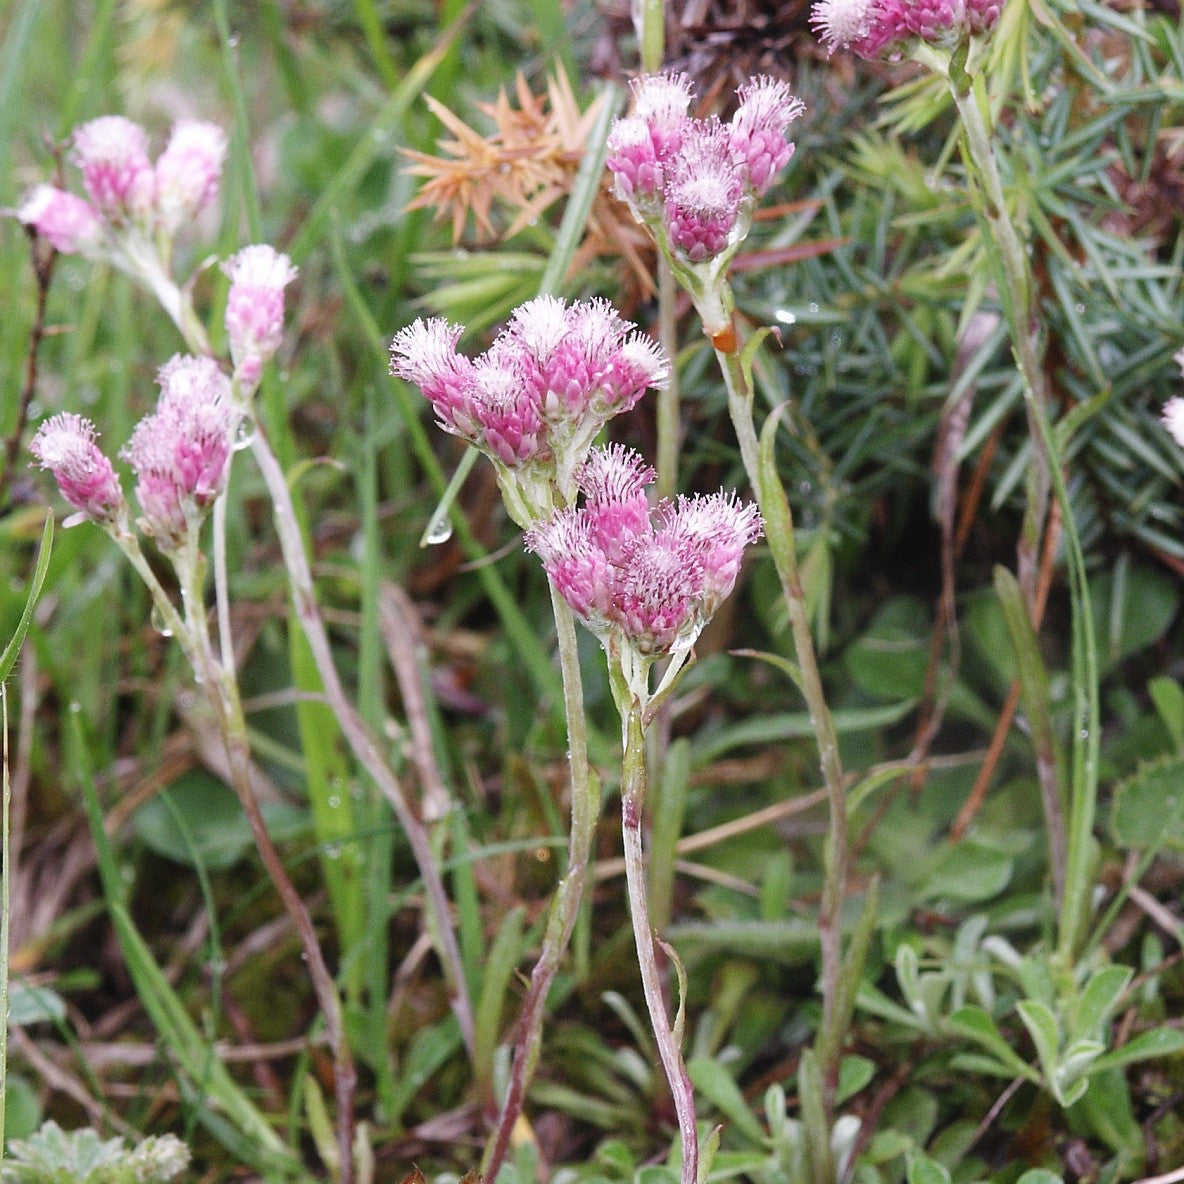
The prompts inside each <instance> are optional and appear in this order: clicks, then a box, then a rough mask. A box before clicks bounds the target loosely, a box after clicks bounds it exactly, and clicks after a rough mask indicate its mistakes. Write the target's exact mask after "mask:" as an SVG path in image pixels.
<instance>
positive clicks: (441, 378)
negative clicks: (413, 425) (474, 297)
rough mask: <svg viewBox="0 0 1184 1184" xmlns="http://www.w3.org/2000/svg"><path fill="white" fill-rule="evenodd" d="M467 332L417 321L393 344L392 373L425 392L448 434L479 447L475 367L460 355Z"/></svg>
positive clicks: (437, 321) (436, 320)
mask: <svg viewBox="0 0 1184 1184" xmlns="http://www.w3.org/2000/svg"><path fill="white" fill-rule="evenodd" d="M463 332H464V330H463V329H462V328H461V327H460V325H450V324H449V323H448V322H447V321H445V320H444V319H443V318H442V317H432V319H431V320H428V321H423V320H420V321H415V322H414V323H413V324H411V325H408V326H407V328H406V329H401V330H400V331H399V332H398V333H396V334H395V339H394V341H392V342H391V373H392V374H397V375H398V376H399V377H400V378H405V379H406V380H407V381H408V382H413V383H415V385H416V386H418V387H419V388H420V390H422V391H423V393H424V395H425V397H426V398H427V400H428V401H429V402H430V403H431V405H432V408H433V410H434V411H435V412H436V417H437V419H438V420H439V422H440V426H441V427H442V428H443V429H444V430H445V431H446V432H451V433H452V434H453V435H455V436H461V437H463V438H464V439H466V440H469V441H470V442H472V443H474V444H475V443H477V420H476V418H475V417H474V415H473V363H472V362H470V361H469V359H468V358H466V357H465V356H464V355H463V354H458V353H457V352H456V343H457V342H458V341H459V340H460V335H461V333H463Z"/></svg>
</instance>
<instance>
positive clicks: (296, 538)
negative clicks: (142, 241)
mask: <svg viewBox="0 0 1184 1184" xmlns="http://www.w3.org/2000/svg"><path fill="white" fill-rule="evenodd" d="M171 286H172V290H173V292H174V293H175V294H176V301H175V303H172V304H170V300H168V299H166V298H165V297H166V296H167V295H169V293H168V292H167V285H166V286H164V287H161V286H158V285H154V286H153V291H154V292H155V293H156V295H157V298H158V299H160V301H161V304H162V305H163V307H164V309H165V311H166V312H167V313H168V314H169V316H170V317H171V318H172V320H173V323H174V324H175V325H176V326H177V328H178V329H179V330H180V332H181V335H182V337H184V338H185V341H186V344H187V345H188V346H189V348H190V349H192V350H193V351H194V352H195V353H199V354H200V353H209V352H210V349H209V342H208V338H207V337H206V333H205V330H204V329H203V328H202V326H201V322H200V321H199V320H198V318H197V316H196V314H195V312H194V310H193V303H192V300H191V298H190V296H189V292H188V291H187V290H182V289H178V288H177V287H176V285H171ZM247 426H248V428H249V430H250V437H251V451H252V452H253V453H254V455H255V463H256V464H257V465H258V466H259V471H260V473H261V474H262V475H263V482H264V484H265V485H266V486H267V492H268V494H269V496H270V498H271V503H272V514H273V516H274V519H275V524H276V533H277V534H278V535H279V540H280V550H281V552H282V553H283V557H284V566H285V567H286V568H287V572H288V583H289V586H290V587H291V590H292V601H293V603H294V604H295V606H296V615H297V616H298V617H299V619H300V625H301V628H302V629H303V630H304V635H305V637H306V638H307V639H308V645H309V649H310V650H311V651H312V656H313V661H314V662H315V663H316V666H317V672H318V673H319V674H320V676H321V682H322V683H323V684H324V687H325V698H326V699H327V700H328V702H329V706H330V708H331V709H332V711H333V713H334V715H336V717H337V720H338V722H339V724H340V726H341V731H342V734H343V735H344V736H345V739H346V742H347V743H348V744H349V746H350V748H351V750H352V751H353V753H354V756H355V757H356V758H357V760H358V762H359V764H361V766H362V767H363V768H364V769H365V770H366V772H367V773H368V774H369V775H370V776H371V778H373V780H374V783H375V784H376V785H377V786H378V787H379V789H380V790H381V792H382V793H383V795H384V796H385V797H386V799H387V801H389V802H390V804H391V808H392V809H393V810H394V812H395V817H396V818H397V819H398V820H399V824H400V826H402V828H403V831H404V833H405V834H406V835H407V841H408V842H409V843H410V845H411V852H412V855H413V856H414V857H415V862H416V865H417V866H418V868H419V873H420V875H421V876H422V878H423V883H424V892H425V894H426V896H427V903H428V913H429V916H430V919H431V924H432V926H433V928H434V929H435V933H436V947H437V950H438V952H439V955H440V960H441V962H442V963H443V964H444V973H445V974H446V975H447V977H448V978H449V980H450V985H451V987H452V991H453V996H452V1009H453V1013H454V1014H455V1015H456V1020H457V1023H458V1024H459V1025H460V1032H461V1037H462V1039H463V1040H464V1043H465V1048H466V1049H467V1051H468V1053H469V1057H470V1059H471V1058H472V1055H473V1032H474V1021H473V1004H472V1000H471V999H470V997H469V989H468V984H467V982H466V980H465V975H464V966H463V964H462V962H461V956H460V946H459V944H458V943H457V939H456V929H455V927H454V925H453V923H452V911H451V908H450V906H449V903H448V893H447V892H446V891H445V889H444V881H443V879H442V878H441V876H440V868H439V863H438V861H437V859H436V855H435V852H434V851H433V850H432V845H431V840H430V839H429V837H428V833H427V829H426V828H425V827H424V825H423V823H422V822H421V821H420V819H419V817H418V816H417V815H416V813H415V812H414V810H412V808H411V805H410V803H409V802H408V800H407V796H406V794H404V792H403V787H402V785H401V784H400V782H399V779H398V778H397V777H396V776H395V773H394V770H393V769H391V767H390V765H389V764H388V763H387V762H386V761H385V760H383V758H382V756H381V754H380V753H379V749H378V744H377V742H376V741H375V740H374V738H373V737H372V736H371V735H370V732H369V729H368V728H367V727H366V724H365V721H364V720H363V719H362V717H361V715H360V714H359V712H358V710H357V708H356V707H354V705H353V703H351V702H350V699H349V697H348V696H347V695H346V693H345V688H344V687H343V686H342V683H341V678H340V676H339V675H338V673H337V667H336V666H335V665H334V662H333V651H332V648H331V647H330V645H329V636H328V634H327V633H326V632H325V625H324V622H323V621H322V620H321V614H320V610H319V609H318V607H317V601H316V594H315V592H314V590H313V583H312V571H311V569H310V567H309V564H308V556H307V554H306V553H305V549H304V539H303V537H302V535H301V533H300V525H299V521H298V519H297V517H296V507H295V505H294V504H293V502H292V493H291V490H290V489H289V488H288V482H287V479H286V478H285V476H284V471H283V468H282V467H281V466H280V462H279V459H278V458H277V457H276V455H275V452H274V450H273V449H272V447H271V444H270V443H269V441H268V439H267V435H266V433H265V432H264V430H263V424H262V422H261V421H260V419H259V416H258V414H257V412H256V410H255V408H254V406H253V405H251V406H250V407H248V408H247ZM145 566H146V565H145ZM150 570H151V569H149V572H150ZM141 574H143V573H141ZM153 578H154V579H155V577H153ZM157 588H159V584H157ZM162 595H163V593H162ZM166 600H167V597H166Z"/></svg>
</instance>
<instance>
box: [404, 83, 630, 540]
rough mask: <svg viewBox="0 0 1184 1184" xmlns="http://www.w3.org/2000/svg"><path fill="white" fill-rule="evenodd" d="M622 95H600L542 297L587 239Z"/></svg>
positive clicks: (455, 483) (613, 90)
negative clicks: (587, 227)
mask: <svg viewBox="0 0 1184 1184" xmlns="http://www.w3.org/2000/svg"><path fill="white" fill-rule="evenodd" d="M620 96H621V90H620V87H618V86H613V85H612V84H610V85H608V86H606V87H605V88H604V89H603V90H602V91H601V92H600V96H599V98H598V99H597V101H598V102H599V103H600V104H601V107H600V110H599V111H598V112H597V116H596V122H595V123H594V124H593V125H592V130H591V132H590V133H589V135H588V146H587V148H586V149H585V151H584V158H583V160H581V161H580V167H579V169H578V170H577V171H576V177H575V181H574V182H573V184H572V189H571V194H570V195H569V196H568V199H567V205H566V206H565V207H564V210H563V218H562V219H561V220H560V223H559V230H558V231H557V232H556V235H555V243H554V245H553V246H552V248H551V254H550V256H549V257H548V259H547V267H546V270H544V272H543V278H542V279H541V280H540V281H539V292H538V294H539V295H540V296H553V295H555V294H556V293H557V292H558V291H559V290H560V288H561V287H562V285H563V281H564V278H565V277H566V276H567V273H568V270H569V268H570V267H571V261H572V259H573V258H575V253H576V248H577V247H578V246H579V245H580V240H581V239H582V238H583V237H584V228H585V227H586V226H587V225H588V215H589V214H590V213H591V211H592V203H593V202H594V201H595V200H596V194H597V192H598V191H599V189H600V179H601V176H602V175H603V173H604V158H605V155H606V153H607V152H608V133H609V129H610V128H611V127H612V123H613V119H614V118H615V117H616V114H617V108H618V107H619V106H620ZM476 460H477V450H476V449H475V448H474V447H473V446H472V445H471V444H470V445H469V447H468V448H466V449H465V451H464V455H463V456H462V457H461V459H460V463H459V464H458V465H457V466H456V472H455V473H454V474H453V477H452V480H451V481H449V483H448V486H447V488H446V489H445V490H444V493H443V495H442V496H441V497H440V500H439V502H437V503H436V508H435V509H434V510H433V511H432V512H431V514H429V515H428V525H427V527H426V529H425V530H424V534H423V538H422V539H420V544H419V545H420V546H421V547H422V546H426V545H427V544H428V543H431V542H434V541H442V540H439V539H433V537H432V532H433V530H435V528H436V527H437V525H438V524H439V523H440V522H447V521H448V517H449V514H450V513H451V511H452V504H453V502H454V501H455V500H456V496H457V494H458V493H460V488H461V486H462V485H463V484H464V480H465V478H466V477H467V476H468V474H469V473H470V471H471V470H472V468H473V465H474V463H475V462H476Z"/></svg>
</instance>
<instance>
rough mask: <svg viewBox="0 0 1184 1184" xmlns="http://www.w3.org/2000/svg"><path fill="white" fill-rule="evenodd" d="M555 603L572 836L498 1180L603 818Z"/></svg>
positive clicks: (505, 1116) (528, 1004)
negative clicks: (594, 841)
mask: <svg viewBox="0 0 1184 1184" xmlns="http://www.w3.org/2000/svg"><path fill="white" fill-rule="evenodd" d="M551 607H552V609H553V610H554V613H555V628H556V631H557V634H558V640H559V668H560V671H561V673H562V675H563V706H564V710H565V713H566V716H567V743H568V767H569V770H570V777H571V832H570V834H569V836H568V849H567V871H566V872H565V873H564V876H563V879H562V880H561V881H560V882H559V887H558V888H557V889H556V891H555V899H554V900H553V901H552V903H551V911H550V913H549V915H548V917H547V927H546V930H545V931H544V933H543V946H542V951H541V953H540V954H539V960H538V962H536V963H535V967H534V970H533V971H532V972H531V976H530V987H529V989H528V990H527V993H526V999H525V1001H524V1002H523V1005H522V1011H521V1014H520V1015H519V1017H518V1031H517V1035H516V1038H515V1042H514V1060H513V1064H512V1065H511V1066H510V1079H509V1083H508V1085H507V1088H506V1096H505V1099H504V1100H503V1102H502V1107H501V1112H500V1113H499V1115H498V1120H497V1126H496V1128H495V1129H494V1132H493V1135H492V1137H491V1138H490V1141H489V1144H488V1145H487V1147H486V1150H485V1155H484V1158H483V1161H482V1164H481V1175H482V1177H483V1178H484V1179H486V1180H490V1181H492V1180H496V1179H497V1173H498V1171H499V1169H500V1168H501V1166H502V1164H503V1163H504V1162H505V1158H506V1154H507V1152H508V1151H509V1147H510V1137H511V1135H512V1134H513V1131H514V1126H515V1124H516V1123H517V1122H518V1119H519V1117H520V1115H521V1114H522V1106H523V1104H524V1102H525V1100H526V1090H527V1087H528V1086H529V1084H530V1079H531V1077H532V1076H533V1075H534V1070H535V1066H536V1064H537V1063H538V1057H539V1050H540V1048H541V1045H542V1039H541V1035H542V1026H543V1012H544V1010H545V1007H546V1003H547V994H548V992H549V991H550V989H551V983H552V982H553V981H554V979H555V973H556V971H557V970H558V969H559V963H560V962H561V961H562V959H563V955H564V953H565V952H566V951H567V947H568V943H569V942H570V941H571V935H572V932H573V930H574V929H575V924H576V918H577V917H578V916H579V911H580V903H581V901H582V900H583V899H584V888H585V886H586V884H587V882H588V861H589V859H590V858H591V855H592V844H593V840H594V838H595V836H596V824H597V822H598V821H599V820H600V786H599V783H598V782H597V780H596V778H595V777H593V775H592V772H591V769H590V768H589V765H588V725H587V719H586V717H585V715H584V694H583V686H582V684H581V681H580V657H579V650H578V649H577V643H576V625H575V617H574V616H573V615H572V611H571V609H570V607H568V604H567V601H565V600H564V599H563V597H562V596H560V595H559V594H558V593H557V592H556V591H555V588H554V586H553V585H552V586H551Z"/></svg>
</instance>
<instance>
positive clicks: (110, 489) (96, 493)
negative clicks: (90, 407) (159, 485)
mask: <svg viewBox="0 0 1184 1184" xmlns="http://www.w3.org/2000/svg"><path fill="white" fill-rule="evenodd" d="M97 438H98V432H97V431H96V430H95V425H94V424H93V423H91V421H90V420H89V419H83V418H82V416H80V415H73V414H71V413H70V412H68V411H67V412H62V413H61V414H59V415H54V416H51V417H50V418H49V419H47V420H46V421H45V422H44V423H43V424H42V425H41V426H40V427H39V428H38V429H37V432H36V434H35V435H34V436H33V439H32V440H31V441H30V442H29V451H30V452H31V453H32V454H33V456H34V458H35V459H36V460H37V462H38V464H40V466H41V467H42V468H43V469H48V470H49V472H51V473H52V474H53V479H54V480H55V481H56V482H57V485H58V489H59V490H60V491H61V494H62V497H64V498H65V499H66V501H68V502H69V503H70V505H72V506H73V507H74V508H75V509H76V510H78V511H80V512H81V513H82V514H84V515H85V516H86V517H87V518H90V519H92V520H93V521H95V522H107V523H109V522H114V521H115V520H116V518H118V517H119V514H120V513H121V511H122V508H123V504H124V502H123V489H122V488H121V487H120V484H119V478H118V477H116V475H115V470H114V468H112V466H111V462H110V461H109V460H108V459H107V457H106V456H104V455H103V452H102V451H101V450H100V448H99V446H98V444H97V443H96V442H95V441H96V440H97Z"/></svg>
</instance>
